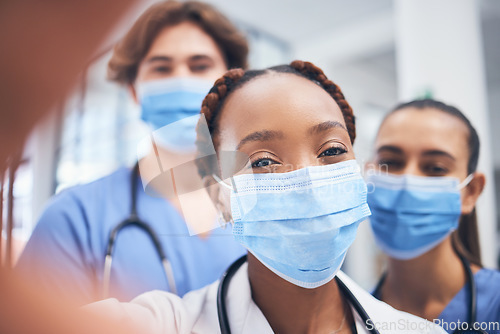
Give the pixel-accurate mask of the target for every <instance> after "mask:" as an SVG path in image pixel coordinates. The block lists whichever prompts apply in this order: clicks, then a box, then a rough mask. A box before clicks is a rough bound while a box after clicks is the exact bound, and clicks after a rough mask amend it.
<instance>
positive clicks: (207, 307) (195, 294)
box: [131, 281, 219, 333]
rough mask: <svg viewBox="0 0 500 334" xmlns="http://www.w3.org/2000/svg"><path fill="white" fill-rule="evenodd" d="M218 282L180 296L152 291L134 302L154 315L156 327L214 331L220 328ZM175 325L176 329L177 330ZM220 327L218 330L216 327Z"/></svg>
mask: <svg viewBox="0 0 500 334" xmlns="http://www.w3.org/2000/svg"><path fill="white" fill-rule="evenodd" d="M218 283H219V282H218V281H217V282H214V283H212V284H210V285H208V286H205V287H204V288H201V289H198V290H194V291H191V292H189V293H187V294H186V295H184V297H182V298H181V297H179V296H177V295H175V294H172V293H169V292H166V291H158V290H156V291H150V292H147V293H144V294H142V295H140V296H138V297H136V298H135V299H133V300H132V301H131V304H133V305H139V306H141V307H143V308H145V309H147V310H148V311H149V312H150V315H151V318H150V319H149V321H153V323H154V324H155V328H158V329H159V330H161V331H162V332H165V333H170V332H172V330H173V328H175V330H176V331H177V332H178V333H188V332H192V331H195V332H199V331H200V330H201V332H203V331H211V330H212V329H213V328H214V326H217V323H216V321H217V302H216V298H217V288H218ZM174 326H175V327H174ZM215 328H216V327H215Z"/></svg>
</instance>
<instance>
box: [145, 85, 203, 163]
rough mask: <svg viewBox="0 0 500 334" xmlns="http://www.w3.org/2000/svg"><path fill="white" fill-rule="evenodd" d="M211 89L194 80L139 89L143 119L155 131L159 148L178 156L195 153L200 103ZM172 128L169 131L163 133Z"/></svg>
mask: <svg viewBox="0 0 500 334" xmlns="http://www.w3.org/2000/svg"><path fill="white" fill-rule="evenodd" d="M211 87H212V82H211V81H208V80H202V79H195V78H169V79H161V80H154V81H146V82H141V83H139V84H138V85H137V94H138V98H139V101H140V103H141V108H142V110H141V119H142V120H143V121H145V122H146V123H148V124H150V125H151V126H152V128H153V130H156V131H155V132H154V138H155V140H156V142H157V144H159V145H161V146H162V147H164V148H166V149H169V150H171V151H174V152H177V153H192V152H194V151H195V150H196V146H195V140H196V124H197V122H198V119H199V114H200V109H201V103H202V102H203V99H204V98H205V96H206V95H207V93H208V91H209V90H210V88H211ZM174 122H175V124H172V123H174ZM169 124H170V126H169V127H168V129H167V130H165V131H162V130H161V128H162V127H164V126H166V125H169Z"/></svg>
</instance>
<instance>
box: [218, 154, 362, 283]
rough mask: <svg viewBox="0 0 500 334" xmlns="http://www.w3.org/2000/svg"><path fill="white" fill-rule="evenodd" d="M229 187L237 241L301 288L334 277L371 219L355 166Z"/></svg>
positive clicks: (252, 178) (253, 177)
mask: <svg viewBox="0 0 500 334" xmlns="http://www.w3.org/2000/svg"><path fill="white" fill-rule="evenodd" d="M224 185H226V186H228V185H227V184H226V183H224ZM230 187H231V214H232V219H233V221H234V227H233V235H234V237H235V239H236V240H237V241H239V242H240V243H241V244H242V245H243V246H244V247H246V248H247V249H248V250H249V251H250V252H251V253H252V254H253V255H254V256H255V257H256V258H257V259H259V261H260V262H262V263H263V264H264V265H265V266H266V267H267V268H269V269H270V270H271V271H272V272H274V273H275V274H276V275H278V276H280V277H281V278H283V279H285V280H287V281H288V282H291V283H293V284H295V285H297V286H300V287H303V288H309V289H312V288H316V287H319V286H321V285H324V284H326V283H328V282H329V281H331V280H332V279H333V278H334V277H335V275H336V273H337V272H338V270H339V269H340V266H341V265H342V263H343V261H344V258H345V255H346V252H347V249H348V248H349V247H350V246H351V244H352V242H353V241H354V238H355V236H356V232H357V229H358V226H359V223H360V222H361V221H363V220H364V219H365V218H366V217H368V216H369V215H370V209H369V208H368V205H367V203H366V184H365V182H364V180H363V178H362V177H361V174H360V168H359V166H358V164H357V163H356V161H355V160H349V161H344V162H340V163H337V164H333V165H327V166H314V167H307V168H303V169H299V170H295V171H292V172H289V173H265V174H244V175H237V176H234V177H233V178H232V186H230Z"/></svg>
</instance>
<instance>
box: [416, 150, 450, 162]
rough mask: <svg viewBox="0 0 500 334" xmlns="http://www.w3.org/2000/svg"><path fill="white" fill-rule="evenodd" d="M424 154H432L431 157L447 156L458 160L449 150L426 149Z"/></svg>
mask: <svg viewBox="0 0 500 334" xmlns="http://www.w3.org/2000/svg"><path fill="white" fill-rule="evenodd" d="M422 155H423V156H428V157H429V156H430V157H436V156H437V157H447V158H449V159H451V160H453V161H456V159H455V157H454V156H452V155H451V154H450V153H448V152H445V151H441V150H429V151H425V152H424V153H423V154H422Z"/></svg>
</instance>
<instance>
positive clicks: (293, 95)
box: [219, 72, 350, 149]
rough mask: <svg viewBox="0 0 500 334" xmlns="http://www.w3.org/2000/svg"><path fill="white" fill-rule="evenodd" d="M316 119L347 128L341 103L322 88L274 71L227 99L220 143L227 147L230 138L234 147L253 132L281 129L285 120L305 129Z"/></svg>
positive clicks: (295, 126)
mask: <svg viewBox="0 0 500 334" xmlns="http://www.w3.org/2000/svg"><path fill="white" fill-rule="evenodd" d="M290 110H295V111H297V110H303V111H304V112H300V113H297V112H295V113H292V112H288V111H290ZM323 111H324V112H327V113H328V119H326V118H325V117H323V116H324V114H323ZM330 115H331V116H330ZM316 119H317V120H319V122H323V121H326V120H328V121H337V122H339V123H341V124H342V125H343V126H344V127H345V121H344V117H343V115H342V112H341V110H340V108H339V106H338V105H337V103H336V102H335V100H334V99H333V98H332V97H331V96H330V95H329V94H328V93H327V92H326V91H325V90H324V89H323V88H322V87H320V86H318V85H317V84H315V83H314V82H312V81H310V80H308V79H306V78H303V77H300V76H297V75H295V74H291V73H276V72H274V73H273V72H271V73H269V74H264V75H262V76H260V77H257V78H255V79H253V80H251V81H250V82H248V83H246V84H245V85H244V86H242V87H240V88H238V89H237V90H236V91H234V92H233V93H232V94H231V95H230V96H229V97H228V98H227V100H226V101H225V104H224V106H223V108H222V110H221V115H220V118H219V139H220V140H219V143H220V144H221V147H225V146H226V145H225V144H224V142H226V141H230V142H231V143H230V145H231V146H233V145H235V143H234V139H237V138H239V139H241V138H243V137H244V136H245V135H247V134H248V133H250V132H253V131H259V130H264V129H266V130H280V127H281V126H280V125H284V124H285V123H286V124H288V125H290V126H291V127H292V128H295V129H296V130H297V131H303V130H302V129H303V127H304V124H306V123H308V122H309V123H311V122H314V121H315V120H316ZM238 132H239V133H238ZM349 144H350V143H349ZM227 148H228V149H231V148H230V147H227ZM232 149H234V147H232Z"/></svg>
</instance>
